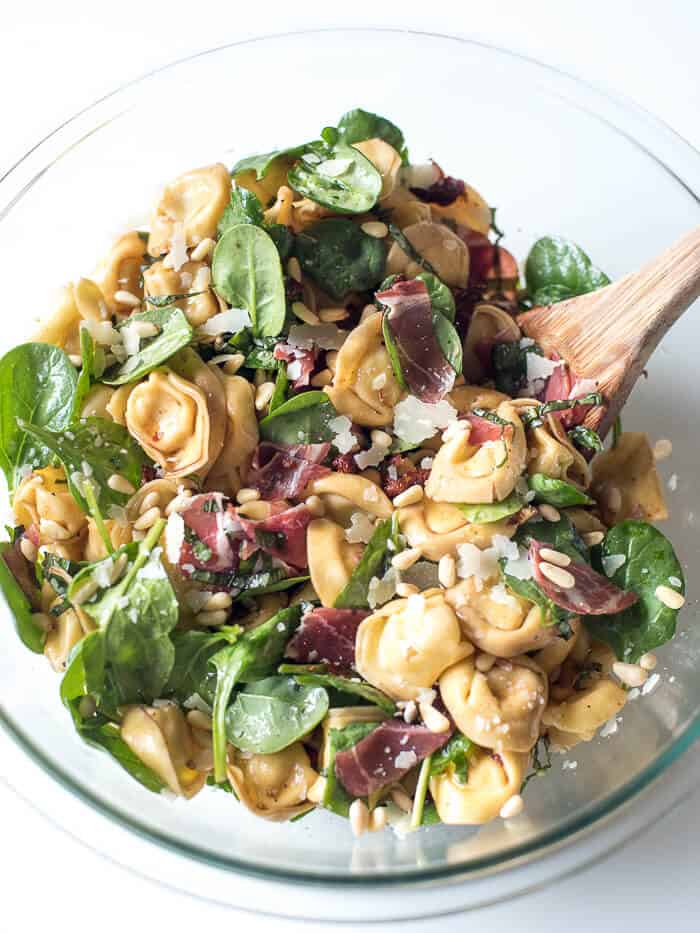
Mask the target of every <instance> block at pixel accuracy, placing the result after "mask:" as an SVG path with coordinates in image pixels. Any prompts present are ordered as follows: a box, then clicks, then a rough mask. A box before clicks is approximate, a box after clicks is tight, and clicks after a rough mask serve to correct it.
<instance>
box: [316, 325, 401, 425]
mask: <svg viewBox="0 0 700 933" xmlns="http://www.w3.org/2000/svg"><path fill="white" fill-rule="evenodd" d="M326 392H327V393H328V396H329V398H330V400H331V401H332V402H333V405H334V406H335V408H336V410H337V411H338V412H339V413H340V414H342V415H347V416H348V417H349V418H350V419H351V420H352V421H353V422H355V424H361V425H364V426H365V427H369V428H381V427H384V426H386V425H388V424H391V422H392V421H393V418H394V405H396V403H397V402H398V401H399V400H400V399H401V396H402V394H403V393H402V390H401V387H400V386H399V384H398V382H397V381H396V377H395V376H394V371H393V369H392V366H391V360H390V359H389V353H388V351H387V349H386V347H385V346H384V343H383V341H382V317H381V314H371V315H370V316H369V317H368V318H367V319H366V320H365V321H363V322H362V323H361V324H359V325H358V326H357V327H356V328H355V329H354V330H353V331H351V333H350V335H349V337H348V338H347V339H346V341H345V343H344V344H343V346H342V347H341V348H340V352H339V353H338V359H337V361H336V367H335V374H334V377H333V383H332V385H330V386H327V387H326Z"/></svg>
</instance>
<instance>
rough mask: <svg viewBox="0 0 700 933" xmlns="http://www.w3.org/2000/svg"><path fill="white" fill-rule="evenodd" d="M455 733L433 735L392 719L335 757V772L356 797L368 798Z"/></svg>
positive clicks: (401, 775) (395, 779)
mask: <svg viewBox="0 0 700 933" xmlns="http://www.w3.org/2000/svg"><path fill="white" fill-rule="evenodd" d="M450 735H451V730H450V731H447V732H431V731H430V729H428V728H427V727H426V726H411V725H407V724H406V723H404V722H402V721H401V720H398V719H388V720H387V721H386V722H383V723H381V725H379V726H377V728H376V729H374V730H373V731H372V732H370V734H369V735H367V736H365V738H364V739H362V740H361V741H359V742H358V743H357V745H354V746H353V747H352V748H349V749H348V750H347V751H345V752H338V754H337V755H336V757H335V773H336V775H337V777H338V780H339V781H340V782H341V783H342V785H343V787H345V789H346V790H347V791H348V793H350V794H352V795H353V796H354V797H366V796H368V795H369V794H372V793H374V791H376V790H379V788H380V787H385V786H386V785H387V784H391V783H393V782H394V781H398V780H400V779H401V778H402V777H403V776H404V774H406V773H407V772H408V771H410V770H411V768H414V767H415V766H416V765H417V764H418V762H419V761H422V760H423V759H424V758H427V757H428V755H432V753H433V752H436V751H437V750H438V749H439V748H442V746H443V745H444V744H445V743H446V742H447V740H448V739H449V738H450Z"/></svg>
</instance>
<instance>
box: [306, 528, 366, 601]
mask: <svg viewBox="0 0 700 933" xmlns="http://www.w3.org/2000/svg"><path fill="white" fill-rule="evenodd" d="M306 550H307V557H308V561H309V575H310V576H311V583H312V584H313V587H314V589H315V590H316V592H317V593H318V598H319V599H320V600H321V604H322V605H324V606H333V605H334V603H335V601H336V599H337V597H338V596H339V594H340V593H341V592H342V591H343V590H344V589H345V587H346V586H347V585H348V583H349V582H350V576H351V575H352V572H353V570H354V569H355V567H356V566H357V565H358V564H359V562H360V559H361V558H362V551H363V546H362V545H361V544H350V543H349V542H348V540H347V538H346V537H345V531H344V530H343V528H342V526H340V525H337V524H336V523H335V522H332V521H330V520H329V519H327V518H317V519H314V521H312V522H311V523H310V524H309V529H308V532H307V536H306Z"/></svg>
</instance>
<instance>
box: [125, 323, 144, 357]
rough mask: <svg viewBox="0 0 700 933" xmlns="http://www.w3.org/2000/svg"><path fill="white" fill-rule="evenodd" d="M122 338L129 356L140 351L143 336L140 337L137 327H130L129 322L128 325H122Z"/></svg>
mask: <svg viewBox="0 0 700 933" xmlns="http://www.w3.org/2000/svg"><path fill="white" fill-rule="evenodd" d="M121 333H122V339H123V341H124V350H125V352H126V355H127V356H135V355H136V354H137V353H138V352H139V346H140V344H141V338H140V337H139V335H138V333H137V330H136V328H135V327H130V326H129V325H128V324H127V325H126V327H122V331H121Z"/></svg>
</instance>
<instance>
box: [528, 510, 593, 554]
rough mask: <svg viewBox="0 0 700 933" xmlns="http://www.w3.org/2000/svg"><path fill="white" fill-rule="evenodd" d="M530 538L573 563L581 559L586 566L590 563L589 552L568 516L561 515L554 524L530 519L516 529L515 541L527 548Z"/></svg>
mask: <svg viewBox="0 0 700 933" xmlns="http://www.w3.org/2000/svg"><path fill="white" fill-rule="evenodd" d="M532 538H535V540H536V541H540V542H541V543H542V544H545V545H547V547H550V548H552V549H553V550H555V551H561V552H562V553H563V554H567V555H568V556H569V557H570V558H571V559H572V560H574V561H579V562H580V561H581V560H582V559H583V560H584V561H585V562H586V563H587V564H590V562H591V556H590V552H589V550H588V548H587V547H586V545H585V544H584V543H583V539H582V537H581V535H580V534H579V533H578V531H577V530H576V526H575V525H574V523H573V522H572V521H571V519H570V518H569V517H568V515H565V514H564V515H561V517H560V518H559V521H556V522H547V521H544V520H543V519H539V518H537V517H535V518H531V519H530V520H529V521H527V522H525V524H523V525H521V526H520V527H519V528H518V531H517V533H516V535H515V540H516V541H517V542H518V544H520V545H522V546H523V547H525V548H528V547H529V546H530V541H531V539H532Z"/></svg>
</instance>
